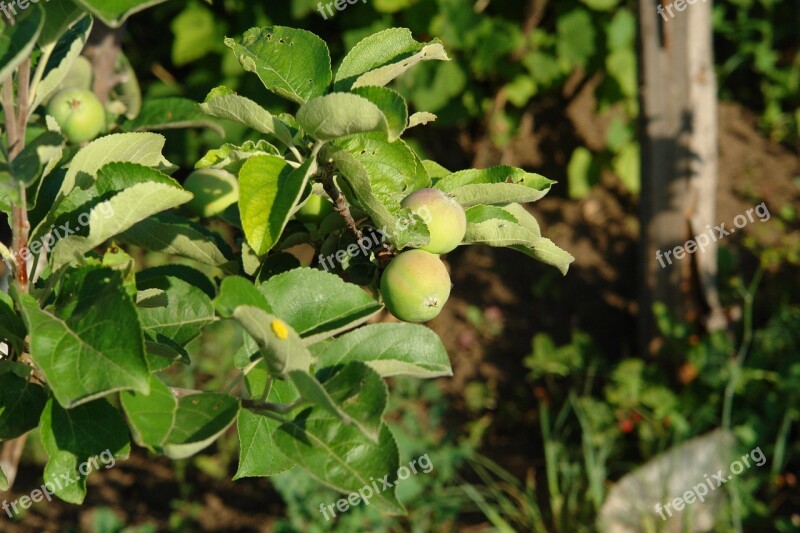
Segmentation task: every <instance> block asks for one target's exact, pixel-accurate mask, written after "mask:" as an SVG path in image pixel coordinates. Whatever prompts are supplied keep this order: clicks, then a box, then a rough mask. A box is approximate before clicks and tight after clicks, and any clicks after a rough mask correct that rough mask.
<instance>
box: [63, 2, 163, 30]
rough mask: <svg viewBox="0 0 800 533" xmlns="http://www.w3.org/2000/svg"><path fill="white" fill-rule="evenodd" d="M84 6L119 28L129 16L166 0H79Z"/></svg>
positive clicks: (109, 24) (107, 23) (110, 24)
mask: <svg viewBox="0 0 800 533" xmlns="http://www.w3.org/2000/svg"><path fill="white" fill-rule="evenodd" d="M77 2H79V3H80V4H81V5H82V6H83V7H85V8H86V9H88V10H89V11H91V12H92V13H93V14H94V15H97V17H98V18H99V19H100V20H102V21H103V22H105V23H106V25H107V26H111V27H112V28H119V27H120V26H122V23H123V22H125V21H126V20H127V19H128V17H130V16H131V15H133V14H135V13H138V12H139V11H143V10H145V9H147V8H148V7H152V6H156V5H158V4H161V3H163V2H166V0H77Z"/></svg>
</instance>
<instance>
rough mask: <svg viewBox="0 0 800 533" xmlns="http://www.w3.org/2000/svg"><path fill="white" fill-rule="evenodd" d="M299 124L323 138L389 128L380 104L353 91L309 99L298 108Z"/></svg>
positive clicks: (317, 137)
mask: <svg viewBox="0 0 800 533" xmlns="http://www.w3.org/2000/svg"><path fill="white" fill-rule="evenodd" d="M297 124H298V125H299V126H300V127H301V128H303V130H305V132H306V133H308V134H309V135H311V136H312V137H314V138H315V139H317V140H320V141H329V140H331V139H336V138H337V137H344V136H345V135H351V134H353V133H366V132H370V131H380V132H383V133H388V131H389V126H388V124H387V122H386V117H385V116H383V113H382V112H381V110H380V109H379V108H378V106H376V105H375V104H373V103H372V102H370V101H369V100H368V99H366V98H362V97H361V96H356V95H354V94H350V93H331V94H328V95H325V96H320V97H317V98H313V99H311V100H309V101H308V102H306V103H305V104H303V105H302V106H301V107H300V109H299V110H298V111H297Z"/></svg>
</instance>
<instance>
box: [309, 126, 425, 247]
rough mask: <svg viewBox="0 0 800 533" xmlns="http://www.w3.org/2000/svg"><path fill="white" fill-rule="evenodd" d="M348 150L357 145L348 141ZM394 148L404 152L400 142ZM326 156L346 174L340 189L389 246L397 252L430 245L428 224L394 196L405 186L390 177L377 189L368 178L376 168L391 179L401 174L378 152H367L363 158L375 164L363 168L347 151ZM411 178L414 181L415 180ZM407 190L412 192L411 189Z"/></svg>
mask: <svg viewBox="0 0 800 533" xmlns="http://www.w3.org/2000/svg"><path fill="white" fill-rule="evenodd" d="M354 137H355V136H354ZM361 142H365V141H361ZM386 144H388V142H387V143H386ZM347 146H348V147H349V148H350V149H353V148H354V147H356V146H357V144H354V143H351V142H349V141H348V142H347ZM391 146H399V147H400V150H403V145H401V144H400V143H399V142H395V143H392V145H391ZM382 153H383V151H382ZM324 154H325V155H324V158H325V159H330V160H332V161H333V162H334V163H335V164H336V167H337V168H338V170H339V171H340V172H341V173H342V176H343V177H344V180H343V181H344V183H343V182H342V181H339V185H340V187H341V188H342V190H343V191H344V193H345V196H346V197H347V199H348V200H350V202H351V203H355V204H356V205H358V206H360V207H361V208H362V209H363V210H364V211H366V212H367V214H368V215H369V216H370V218H371V219H372V221H373V222H374V223H375V224H376V225H377V226H379V227H380V229H381V231H383V232H384V234H385V237H386V239H387V240H388V241H389V242H391V243H392V244H393V245H394V246H395V247H397V248H403V247H405V246H412V247H419V246H424V245H425V244H428V242H429V241H430V234H429V233H428V228H427V227H426V226H425V223H424V221H423V220H421V219H419V218H418V217H415V216H414V215H413V213H412V212H411V211H410V210H409V209H405V208H401V207H400V200H401V199H402V196H403V195H402V193H401V192H399V191H398V192H396V193H392V192H391V191H392V189H397V188H398V185H400V186H401V187H402V184H397V183H395V182H394V180H393V179H392V178H391V177H390V178H389V179H388V180H381V181H379V182H378V183H376V187H373V184H372V182H371V179H370V178H371V177H372V176H371V175H370V174H368V172H367V168H366V166H370V167H372V170H373V173H374V172H375V169H378V170H383V171H385V172H386V173H387V174H389V175H390V176H391V174H392V173H399V172H398V168H397V167H396V166H393V165H392V164H391V163H384V162H382V160H381V158H378V157H375V156H377V154H378V150H375V151H374V153H368V152H367V151H366V149H365V150H364V154H359V155H360V156H362V157H365V156H366V157H369V158H375V159H374V160H372V161H370V160H365V161H364V163H363V164H362V162H361V161H360V160H359V159H357V158H356V156H355V155H353V154H351V153H350V152H349V151H348V150H346V149H344V148H339V147H336V146H333V147H330V148H329V149H327V150H324ZM393 155H394V156H395V157H396V156H397V155H398V152H394V154H393ZM401 157H402V155H401ZM365 165H366V166H365ZM410 178H411V179H414V178H413V176H411V177H410ZM403 179H404V180H407V179H409V177H408V176H405V175H404V176H403ZM403 188H404V189H406V188H408V189H409V190H410V186H405V187H403Z"/></svg>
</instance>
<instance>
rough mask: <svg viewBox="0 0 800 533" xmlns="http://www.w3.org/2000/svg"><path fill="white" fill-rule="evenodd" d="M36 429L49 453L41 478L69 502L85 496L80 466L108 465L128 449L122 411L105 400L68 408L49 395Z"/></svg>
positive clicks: (77, 500)
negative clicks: (53, 486)
mask: <svg viewBox="0 0 800 533" xmlns="http://www.w3.org/2000/svg"><path fill="white" fill-rule="evenodd" d="M39 432H40V434H41V437H42V445H43V446H44V449H45V451H46V452H47V455H48V456H49V460H48V461H47V465H46V466H45V468H44V479H45V480H47V481H48V482H50V483H52V484H53V485H57V487H56V490H55V491H54V492H55V494H56V495H57V496H58V497H59V498H61V499H62V500H64V501H66V502H69V503H74V504H81V503H83V499H84V497H85V496H86V475H84V474H83V473H82V472H81V471H80V470H79V469H80V468H81V467H84V470H92V471H94V470H97V469H99V468H111V467H112V466H114V464H116V460H117V459H126V458H127V457H128V454H129V453H130V448H131V444H130V440H129V437H128V428H127V427H126V425H125V421H124V420H123V418H122V414H121V413H120V412H119V411H118V410H117V409H116V408H114V407H112V406H111V404H109V403H108V402H107V401H105V400H95V401H93V402H90V403H87V404H84V405H81V406H80V407H75V408H73V409H69V410H67V409H64V408H62V407H61V406H60V405H58V403H56V402H55V401H53V399H50V400H49V401H48V402H47V405H46V406H45V408H44V411H43V412H42V418H41V421H40V423H39ZM86 464H88V465H91V469H89V468H88V467H85V465H86ZM56 481H57V483H56ZM68 481H69V482H68Z"/></svg>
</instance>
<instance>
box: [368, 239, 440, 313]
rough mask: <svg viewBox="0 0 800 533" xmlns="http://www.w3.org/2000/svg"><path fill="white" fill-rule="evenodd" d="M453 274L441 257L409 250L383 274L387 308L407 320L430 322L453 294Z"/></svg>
mask: <svg viewBox="0 0 800 533" xmlns="http://www.w3.org/2000/svg"><path fill="white" fill-rule="evenodd" d="M450 285H451V284H450V275H449V274H448V273H447V267H445V266H444V263H443V262H442V260H441V259H439V256H437V255H434V254H432V253H430V252H426V251H425V250H409V251H407V252H403V253H401V254H399V255H398V256H397V257H395V258H394V259H392V260H391V262H390V263H389V266H387V267H386V270H384V271H383V276H382V277H381V295H383V302H384V304H386V309H388V310H389V312H390V313H392V315H394V316H395V317H397V318H399V319H400V320H404V321H406V322H427V321H428V320H431V319H432V318H434V317H436V315H438V314H439V313H440V312H441V310H442V308H443V307H444V304H445V302H447V298H449V297H450Z"/></svg>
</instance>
